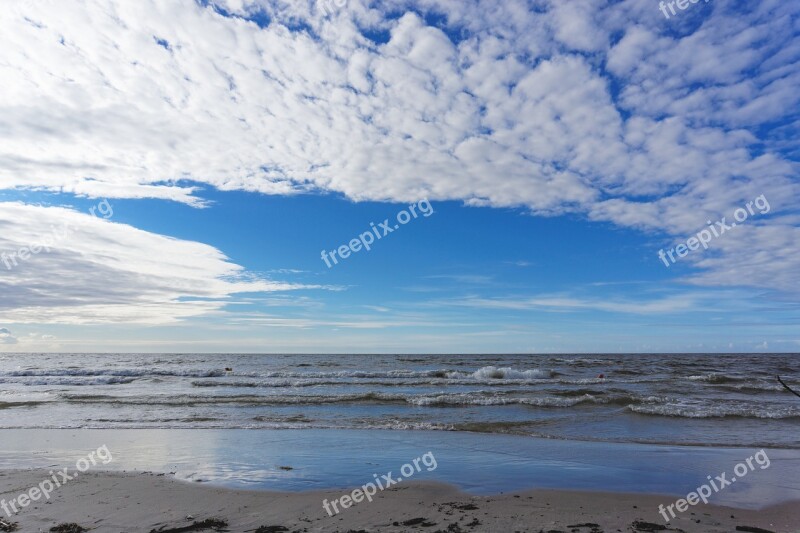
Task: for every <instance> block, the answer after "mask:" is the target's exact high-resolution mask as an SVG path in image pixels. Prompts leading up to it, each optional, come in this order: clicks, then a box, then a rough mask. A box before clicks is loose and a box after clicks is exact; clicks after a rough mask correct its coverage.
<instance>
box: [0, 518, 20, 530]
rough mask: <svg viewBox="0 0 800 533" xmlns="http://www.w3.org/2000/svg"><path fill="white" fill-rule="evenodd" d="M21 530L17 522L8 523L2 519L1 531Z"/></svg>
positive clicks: (0, 522) (0, 521) (0, 519)
mask: <svg viewBox="0 0 800 533" xmlns="http://www.w3.org/2000/svg"><path fill="white" fill-rule="evenodd" d="M18 529H19V524H17V523H16V522H6V521H5V520H3V519H2V518H0V531H8V532H11V531H17V530H18Z"/></svg>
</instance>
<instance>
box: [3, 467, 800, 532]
mask: <svg viewBox="0 0 800 533" xmlns="http://www.w3.org/2000/svg"><path fill="white" fill-rule="evenodd" d="M42 475H44V476H47V472H46V471H26V472H13V471H4V472H2V474H0V483H2V486H3V489H2V490H6V489H7V488H8V487H12V486H13V487H24V486H28V485H30V484H33V483H36V482H38V480H39V479H41V477H42ZM338 495H339V493H338V492H335V491H325V492H318V491H314V492H305V493H288V492H268V491H243V490H233V489H225V488H218V487H211V486H205V485H203V484H199V483H186V482H180V481H176V480H174V479H170V478H169V477H166V476H163V475H159V474H145V473H138V474H107V473H106V474H89V475H87V476H86V477H85V478H83V479H79V480H76V481H75V482H74V483H71V484H69V485H67V486H65V487H64V488H63V490H62V491H60V492H59V493H58V494H54V495H53V497H52V500H51V503H50V504H47V505H34V506H32V507H31V508H30V509H27V510H26V512H25V513H23V514H21V515H20V516H19V517H17V518H15V519H14V520H16V521H17V522H18V523H19V525H20V526H21V529H20V530H21V531H47V530H49V528H50V527H52V526H55V525H57V524H62V523H77V524H79V525H82V526H83V527H86V528H87V529H91V531H96V532H98V533H112V532H113V533H123V532H139V531H151V530H155V531H162V530H163V531H170V530H171V529H172V528H182V527H187V526H191V525H192V524H195V523H202V522H204V521H209V520H219V521H224V522H225V523H226V524H227V526H226V527H224V528H220V529H219V530H226V531H236V532H245V531H256V530H258V528H264V529H262V531H264V532H266V531H272V532H280V531H302V532H306V531H330V532H342V533H344V532H347V531H370V532H372V531H389V532H401V531H429V532H434V531H440V532H441V531H446V532H458V531H470V532H471V531H492V532H494V531H497V532H505V531H509V532H513V531H525V532H529V531H530V532H538V531H564V532H566V531H578V532H581V533H584V532H585V533H589V532H598V531H606V532H614V531H655V529H652V528H650V529H648V526H647V524H655V525H658V524H663V521H660V520H659V517H658V513H657V512H656V511H655V508H656V506H657V505H658V503H659V502H661V501H663V500H662V498H659V497H658V496H652V495H641V494H621V493H603V492H572V491H556V490H543V491H526V492H520V493H518V494H504V495H497V496H491V497H480V496H473V495H469V494H466V493H464V492H460V491H458V490H457V489H455V488H454V487H452V486H447V485H442V484H435V483H416V484H415V483H412V484H410V485H408V486H403V487H397V488H391V489H388V490H387V491H386V492H383V493H381V494H380V495H379V496H378V497H377V498H375V499H374V501H373V502H372V503H369V504H359V505H356V506H353V507H351V508H350V509H348V510H347V512H346V513H342V514H341V515H338V516H333V517H330V516H327V515H326V513H325V512H324V511H323V510H322V507H321V505H320V502H321V501H322V500H323V499H325V498H329V499H330V498H336V497H338ZM799 520H800V508H798V506H797V505H796V504H794V505H793V504H783V505H779V506H775V507H771V508H768V509H763V510H761V511H752V510H741V509H735V508H729V507H718V506H706V507H704V508H702V509H698V510H696V511H694V512H693V513H692V514H689V513H687V514H686V516H683V517H681V518H680V519H678V520H675V521H674V522H673V524H671V525H670V527H672V528H680V530H683V531H686V532H698V533H699V532H730V531H737V530H736V527H737V526H740V527H741V526H745V527H748V526H749V527H760V528H762V529H765V530H769V531H776V532H789V531H792V532H794V531H797V530H798V529H797V527H796V524H798V523H800V522H799ZM220 523H221V522H220ZM406 524H408V525H406ZM579 524H583V525H582V526H580V527H579V526H578V525H579ZM637 524H638V525H639V526H641V529H638V528H634V527H635V525H637ZM793 525H794V527H793ZM162 528H163V529H162ZM283 528H285V529H283ZM213 530H214V529H213V528H210V527H209V528H207V529H203V528H201V529H196V531H213ZM185 531H188V530H185ZM742 531H746V530H742ZM750 531H755V530H753V529H750Z"/></svg>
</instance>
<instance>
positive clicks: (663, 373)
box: [0, 353, 800, 449]
mask: <svg viewBox="0 0 800 533" xmlns="http://www.w3.org/2000/svg"><path fill="white" fill-rule="evenodd" d="M778 376H781V377H782V378H783V380H784V382H786V383H787V385H789V386H790V387H792V388H794V389H795V390H798V391H800V355H798V354H744V355H743V354H629V355H624V354H623V355H620V354H576V355H565V354H559V355H352V354H341V355H297V354H291V355H289V354H286V355H281V354H264V355H256V354H225V353H218V354H80V353H70V354H3V355H0V429H12V428H13V429H55V428H68V429H78V428H83V429H122V428H125V429H129V428H130V429H133V428H136V429H154V428H168V429H174V428H177V429H271V430H300V429H315V430H322V429H358V430H393V431H398V432H411V431H420V430H426V431H442V432H473V433H492V434H509V435H519V436H529V437H538V438H546V439H563V440H574V441H599V442H620V443H647V444H668V445H692V446H726V447H731V446H734V447H736V446H740V447H772V448H786V449H798V448H800V398H799V397H797V396H794V395H792V394H791V393H790V392H789V391H787V390H786V389H785V388H784V387H783V386H782V385H781V384H780V383H779V381H778V378H777V377H778Z"/></svg>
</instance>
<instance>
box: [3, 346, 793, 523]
mask: <svg viewBox="0 0 800 533" xmlns="http://www.w3.org/2000/svg"><path fill="white" fill-rule="evenodd" d="M796 361H797V359H796V357H794V356H791V355H774V356H762V357H761V358H760V359H756V358H752V359H747V358H745V357H736V358H735V359H734V358H733V357H730V358H726V357H721V356H711V355H708V356H703V355H700V356H696V355H695V356H691V357H690V356H683V357H677V356H676V357H673V358H664V357H662V356H647V355H643V356H636V355H614V356H602V355H597V356H591V357H589V356H563V355H560V356H541V357H531V356H508V355H498V356H430V357H427V358H423V357H418V356H374V357H366V356H297V355H294V356H245V355H232V354H224V355H173V356H166V355H144V354H139V355H135V356H134V355H123V354H113V355H103V356H97V355H91V354H72V355H38V356H32V355H29V356H25V355H19V356H17V357H14V358H11V357H2V358H0V380H1V381H2V382H3V384H4V388H3V390H2V393H1V395H0V427H2V429H0V432H1V433H0V507H3V508H4V509H5V508H8V509H10V511H11V512H3V514H2V515H1V516H0V517H1V518H3V519H4V520H5V521H7V523H11V522H13V523H15V524H18V527H19V528H20V529H19V530H20V531H49V529H50V528H51V527H54V526H57V525H59V524H71V523H74V524H77V525H78V526H80V527H82V528H85V529H86V530H90V531H100V532H104V531H108V532H116V533H120V532H134V531H144V532H150V531H165V532H167V531H203V530H209V531H210V530H213V529H214V528H217V529H219V530H226V531H237V532H245V531H251V532H252V531H258V530H259V528H262V527H264V528H266V529H262V530H261V533H263V532H265V531H303V532H305V531H309V532H310V531H321V532H322V531H331V532H337V531H338V532H342V533H345V532H348V531H368V532H377V531H416V530H419V531H450V532H457V531H479V532H483V531H487V532H493V531H523V532H528V531H531V532H539V531H564V532H567V531H569V532H583V531H587V532H593V533H597V532H599V531H608V532H614V531H666V530H668V529H671V530H675V531H685V532H693V531H697V532H716V531H719V532H728V531H751V532H759V531H772V532H787V533H796V532H797V531H800V505H798V504H800V456H799V455H798V449H800V444H798V434H797V432H796V428H797V419H798V415H800V410H798V404H797V403H796V402H795V401H794V397H793V396H792V395H791V394H790V393H789V392H788V391H785V390H783V389H782V387H781V386H780V384H776V382H775V381H774V378H773V377H772V375H771V372H773V371H774V370H775V369H778V370H779V371H781V372H784V373H786V372H789V373H791V372H792V371H793V370H794V369H795V368H796V366H797V362H796ZM714 369H716V370H714ZM787 375H791V374H787ZM787 379H788V382H789V383H791V384H792V385H795V381H793V380H792V379H791V378H787ZM31 491H33V492H31ZM44 492H46V493H47V495H46V497H44V495H43V493H44ZM9 502H13V504H14V505H13V506H12V505H11V504H10V503H9ZM23 504H25V505H23ZM187 517H191V518H187ZM195 523H196V524H195ZM223 523H224V524H226V525H225V526H223ZM2 527H6V526H2ZM7 528H11V527H10V526H8V527H7ZM186 528H188V529H186ZM204 528H205V529H204ZM269 528H272V529H269ZM276 528H277V529H276ZM281 528H286V529H281ZM665 528H666V529H665ZM737 528H740V529H737ZM741 528H744V529H741ZM759 528H760V529H759ZM65 531H69V530H68V529H67V530H65ZM75 531H77V530H75Z"/></svg>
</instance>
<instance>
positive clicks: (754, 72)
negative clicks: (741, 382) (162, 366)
mask: <svg viewBox="0 0 800 533" xmlns="http://www.w3.org/2000/svg"><path fill="white" fill-rule="evenodd" d="M739 7H740V8H741V9H742V10H744V11H741V12H738V11H737V12H736V13H734V12H733V11H732V9H733V7H726V6H725V5H723V3H709V4H705V5H697V6H695V9H693V10H692V12H689V11H687V12H685V13H683V14H682V17H675V19H676V20H670V21H667V20H664V18H663V16H662V15H661V14H660V12H659V11H658V9H657V6H655V5H653V3H652V2H650V1H649V0H626V1H624V2H614V3H611V2H605V1H602V0H575V1H574V2H573V1H571V2H557V1H545V0H530V1H523V0H504V1H500V2H498V1H497V0H485V1H484V0H470V1H464V0H458V1H456V0H436V1H434V0H418V1H412V0H406V1H401V2H396V1H393V2H374V3H366V2H359V1H357V0H349V1H348V2H347V3H346V5H345V6H343V7H336V6H334V8H333V9H328V10H325V9H321V6H320V2H311V1H310V2H294V1H292V2H283V1H278V0H275V1H266V0H257V1H256V0H236V1H233V0H228V1H221V0H220V1H213V2H211V1H206V2H195V1H193V0H158V1H156V0H142V1H139V2H114V1H111V0H87V1H85V2H69V3H67V2H53V1H51V2H47V1H40V2H17V3H12V4H11V5H9V6H4V10H3V12H2V13H0V46H2V47H3V51H4V61H3V64H2V65H0V76H2V79H3V80H4V83H3V84H2V86H0V137H2V141H3V142H2V148H0V188H12V187H28V188H45V189H50V190H58V191H66V192H72V193H76V194H81V195H87V196H97V197H100V196H103V197H109V198H114V197H126V198H144V197H147V198H162V199H169V200H174V201H179V202H185V203H189V204H193V205H198V206H200V205H203V204H204V201H203V198H202V193H201V191H199V190H198V189H197V188H196V187H195V186H191V185H187V183H189V181H188V180H192V182H196V183H200V184H205V185H210V186H213V187H217V188H219V189H222V190H246V191H254V192H259V193H264V194H293V193H296V192H298V191H315V190H320V191H335V192H339V193H343V194H344V195H346V196H348V197H350V198H352V199H355V200H394V201H411V200H418V199H419V198H421V197H423V196H424V197H428V198H430V199H432V200H434V199H438V200H444V199H456V200H461V201H464V202H465V203H467V204H469V205H488V206H522V207H525V208H527V209H529V210H530V211H531V212H532V213H534V214H538V215H557V214H562V213H578V214H580V215H582V216H586V217H588V218H589V219H591V220H598V221H608V222H612V223H614V224H618V225H621V226H626V227H635V228H639V229H641V230H642V231H647V232H661V233H662V234H664V235H666V236H672V237H681V236H684V235H686V234H687V233H688V232H692V231H695V230H696V229H697V227H698V226H702V224H703V222H704V221H705V219H706V218H717V217H718V216H719V215H720V214H721V213H724V212H726V211H728V210H730V209H732V208H734V207H736V206H737V205H740V204H741V203H743V202H744V201H746V200H749V199H752V198H754V197H755V196H757V195H759V194H766V195H767V196H770V197H771V198H774V208H775V211H776V212H784V213H786V212H787V211H791V210H793V209H795V206H796V204H797V200H798V196H800V192H798V187H797V182H796V170H797V167H796V162H795V161H792V160H791V158H790V157H789V156H790V155H791V154H793V153H796V150H797V147H796V145H795V144H796V143H795V141H792V140H791V139H792V138H793V137H792V134H793V132H795V131H796V130H797V127H796V124H798V123H800V119H798V117H797V111H788V110H792V109H797V103H798V94H797V91H796V90H795V89H796V87H797V81H798V79H800V78H799V76H800V62H798V61H797V57H798V53H800V42H798V40H797V39H796V38H794V35H795V33H796V31H795V28H796V21H797V17H798V13H800V5H798V4H797V3H795V2H780V1H778V0H766V1H764V2H759V3H758V4H754V5H752V6H749V7H747V6H745V7H742V6H739ZM89 28H91V31H87V30H88V29H89ZM794 138H795V139H796V136H794ZM771 224H772V225H773V229H772V230H770V231H762V230H761V229H756V228H753V229H752V230H751V231H752V232H753V234H756V233H757V234H758V238H747V239H746V241H740V242H739V244H738V245H734V244H732V243H730V244H726V245H725V246H724V247H721V248H720V249H719V251H720V253H721V254H722V258H721V259H719V260H707V261H703V262H700V261H699V260H698V262H696V264H697V265H698V266H700V267H702V268H704V269H706V271H707V272H708V277H703V276H700V277H697V278H696V279H695V280H696V282H698V283H706V282H710V280H711V279H714V280H716V281H715V282H714V283H729V284H740V283H757V284H759V285H762V286H767V287H773V288H781V289H787V288H794V287H796V286H797V285H798V284H797V281H800V279H798V278H797V274H796V273H797V272H800V268H798V267H800V262H798V261H799V259H798V258H797V256H796V254H787V253H783V254H780V255H778V256H777V257H776V258H775V259H774V263H773V264H771V269H773V270H775V271H780V272H781V273H782V275H780V276H774V275H761V271H755V270H754V269H756V268H758V267H759V265H760V262H758V261H755V262H754V261H738V256H734V255H733V254H738V253H739V252H741V251H742V249H744V248H745V246H747V247H748V248H747V251H748V252H749V253H750V254H751V255H752V256H753V257H756V256H758V254H761V253H772V252H774V251H777V250H779V248H778V247H782V246H791V247H793V249H798V248H800V247H798V244H800V243H798V238H799V237H798V231H797V224H796V223H794V222H792V221H790V219H788V218H778V217H775V219H774V220H773V221H772V222H771ZM742 234H744V232H742ZM737 246H738V248H736V247H737ZM781 249H782V248H781ZM693 260H694V259H693ZM734 261H738V262H737V263H736V268H735V269H734V268H733V267H731V264H732V263H733V262H734ZM143 266H144V265H143ZM217 274H218V273H217V272H214V275H215V276H216V275H217ZM756 274H757V275H756ZM222 292H225V291H222ZM199 306H200V305H199V304H196V305H195V307H194V308H197V307H199ZM98 313H102V310H101V309H100V310H98Z"/></svg>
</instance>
